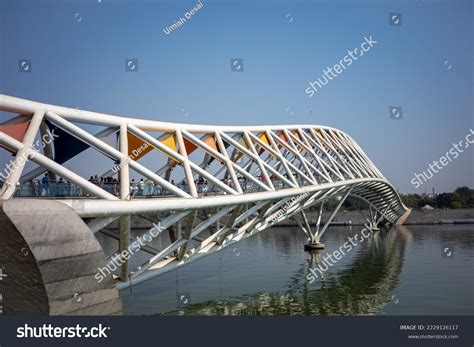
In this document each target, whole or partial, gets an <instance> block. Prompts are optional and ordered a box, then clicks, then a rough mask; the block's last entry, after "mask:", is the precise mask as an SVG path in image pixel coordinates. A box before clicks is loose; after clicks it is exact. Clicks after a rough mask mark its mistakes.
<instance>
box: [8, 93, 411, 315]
mask: <svg viewBox="0 0 474 347" xmlns="http://www.w3.org/2000/svg"><path fill="white" fill-rule="evenodd" d="M0 111H3V112H2V117H3V118H2V119H3V122H2V124H0V146H1V147H2V148H3V150H4V151H3V152H4V153H10V154H12V155H11V156H8V155H3V157H2V160H3V163H5V169H4V171H3V172H2V175H1V176H2V177H3V179H2V181H1V182H0V183H1V185H2V187H1V191H0V195H1V198H2V204H3V205H2V206H3V207H2V208H3V214H4V217H3V218H4V219H6V220H8V221H9V223H10V222H11V227H12V230H16V231H17V232H18V233H19V234H21V235H22V237H21V240H20V238H19V240H18V242H19V243H25V245H24V248H27V249H28V252H31V254H32V256H34V257H35V259H36V261H37V263H38V264H39V268H40V273H42V274H43V278H44V271H49V272H48V273H51V268H48V270H45V269H44V268H42V265H41V261H39V260H38V259H40V258H41V257H43V258H44V259H47V260H48V261H52V260H54V261H58V259H62V260H63V265H64V262H66V258H68V259H69V260H67V261H70V256H71V254H69V255H68V254H67V249H70V250H71V252H73V255H74V256H77V257H79V258H80V259H81V260H80V259H79V258H78V261H79V260H80V261H83V259H85V257H86V255H87V254H96V253H97V252H98V251H97V247H96V246H97V245H96V243H97V240H96V239H95V237H94V233H98V232H100V233H103V234H105V235H107V236H108V237H110V238H111V239H113V240H117V241H118V242H117V249H116V252H115V253H113V254H110V255H109V257H108V259H105V256H103V258H104V259H102V258H100V257H98V258H97V259H99V260H98V262H96V263H94V264H95V266H93V267H94V268H95V269H97V268H100V271H95V272H91V273H90V274H89V275H93V277H94V278H95V279H96V280H97V281H96V282H98V283H101V285H102V284H104V283H108V285H109V287H108V288H110V285H111V284H110V283H113V285H116V287H117V288H119V289H122V288H125V287H128V286H133V285H135V284H138V283H141V282H143V281H146V280H148V279H151V278H153V277H156V276H158V275H160V274H162V273H164V272H167V271H170V270H173V269H176V268H178V267H181V266H184V265H186V264H188V263H190V262H192V261H195V260H197V259H200V258H202V257H204V256H207V255H209V254H212V253H214V252H217V251H219V250H221V249H223V248H224V247H228V246H230V245H232V244H234V243H236V242H239V241H240V240H242V239H244V238H247V237H251V236H252V235H254V234H256V233H258V232H260V231H262V230H265V229H267V228H269V227H271V226H272V225H275V224H277V223H279V222H281V221H283V220H286V219H289V218H292V219H293V220H294V221H295V223H297V224H298V225H299V227H300V229H301V230H302V232H303V233H304V234H305V235H306V237H307V239H308V245H309V248H322V247H324V245H323V244H322V243H321V242H320V239H321V237H322V236H323V234H324V233H325V232H326V230H327V228H328V226H329V224H330V223H331V221H332V220H333V218H334V216H335V215H336V213H337V212H338V211H339V209H340V208H341V207H342V205H343V203H344V202H345V200H346V199H347V198H348V197H349V196H351V197H354V198H357V199H360V200H361V201H362V202H363V203H365V204H366V205H367V206H368V211H369V213H368V214H367V216H366V218H367V223H368V224H367V226H368V227H369V228H371V229H375V228H376V227H377V225H379V224H383V223H391V224H396V223H398V224H400V223H403V221H404V220H405V218H406V217H407V216H408V214H409V212H410V211H409V209H407V208H406V207H405V206H404V204H403V203H402V201H401V199H400V197H399V196H398V194H397V191H396V190H395V188H394V187H393V186H392V185H391V184H390V183H389V182H388V181H387V179H386V178H385V177H384V176H383V175H382V173H381V172H380V171H379V170H378V169H377V168H376V167H375V165H374V164H373V163H372V162H371V161H370V159H369V158H368V157H367V155H366V154H365V153H364V151H363V150H362V149H361V148H360V147H359V145H357V143H356V142H355V141H354V140H353V139H352V138H351V137H350V136H349V135H347V134H345V133H344V132H342V131H340V130H338V129H334V128H331V127H326V126H317V125H282V126H276V125H275V126H211V125H195V124H178V123H169V122H160V121H152V120H144V119H139V118H129V117H123V116H115V115H108V114H103V113H97V112H91V111H85V110H81V109H74V108H67V107H61V106H55V105H48V104H43V103H39V102H35V101H30V100H25V99H20V98H16V97H11V96H7V95H0ZM4 158H6V159H4ZM98 170H102V171H101V172H98ZM96 175H97V177H96ZM330 201H332V202H334V201H336V202H337V203H336V204H335V205H336V206H335V208H333V210H332V213H331V215H330V217H329V218H328V220H326V221H325V223H324V225H320V224H321V214H322V212H323V210H324V206H325V205H326V206H327V204H328V203H329V202H330ZM309 209H314V210H316V211H319V217H318V221H317V223H316V224H315V225H310V223H309V221H308V218H307V216H306V212H307V211H308V210H309ZM45 215H48V218H47V219H45V220H44V221H42V219H41V218H42V217H44V216H45ZM131 215H134V216H138V217H140V218H143V219H146V220H148V221H152V222H153V223H154V227H153V228H152V229H151V230H149V231H147V232H144V233H143V234H141V235H138V236H136V237H134V238H132V237H131V235H130V216H131ZM39 216H41V217H39ZM35 218H36V219H35ZM38 221H39V222H38ZM111 223H118V226H119V228H118V229H119V230H118V231H117V232H112V231H111V230H110V229H106V227H107V226H108V225H110V224H111ZM79 224H80V225H79ZM76 229H81V230H82V231H81V232H80V233H79V234H77V235H76V234H75V233H76ZM32 230H34V231H32ZM165 231H166V232H165ZM12 232H13V231H11V233H12ZM11 233H10V235H12V234H11ZM41 235H43V236H41ZM65 235H68V237H69V238H68V237H66V236H65ZM72 235H75V236H72ZM0 237H9V236H8V235H7V234H6V233H4V234H3V235H2V234H0ZM138 238H140V242H137V240H138ZM58 240H60V241H58ZM84 240H87V241H84ZM2 241H3V240H2ZM49 241H51V244H55V245H57V246H56V249H57V248H62V249H63V253H61V254H60V255H58V254H56V249H55V248H54V247H52V246H51V247H50V246H49V245H48V242H49ZM82 241H84V242H86V243H87V244H88V245H92V244H94V245H93V246H91V247H92V249H94V251H93V252H92V251H91V252H90V253H84V252H85V251H84V252H83V253H80V252H79V253H78V252H77V250H76V249H77V248H78V247H79V245H81V242H82ZM61 244H62V246H63V247H61ZM48 252H50V253H51V254H49V253H48ZM0 253H1V252H0ZM36 253H38V254H36ZM138 254H139V255H140V256H139V257H137V255H138ZM143 255H147V258H146V260H145V261H143V260H142V261H141V262H138V263H137V259H143ZM13 258H14V257H13ZM86 258H87V257H86ZM41 259H42V258H41ZM0 260H1V259H0ZM4 261H6V262H7V261H8V259H4ZM11 261H12V260H11V259H10V262H11ZM106 261H108V263H107V264H106ZM112 263H113V264H112ZM68 264H69V263H68ZM89 265H90V264H89ZM11 266H14V265H11ZM69 268H71V267H69ZM89 272H90V271H89ZM58 281H59V280H58ZM54 283H56V282H54ZM45 288H46V289H45V290H46V296H48V297H50V292H48V290H50V288H48V286H47V285H46V286H45ZM56 299H57V301H58V303H59V304H58V305H59V306H58V307H60V306H61V303H63V301H64V300H62V299H61V297H57V298H56ZM91 300H92V299H91ZM91 305H92V306H94V305H93V304H91ZM50 307H51V304H50ZM58 312H59V313H63V312H62V311H61V309H59V311H58ZM67 312H76V311H67ZM86 312H87V313H90V312H91V311H86ZM110 312H112V311H110ZM81 313H83V311H81Z"/></svg>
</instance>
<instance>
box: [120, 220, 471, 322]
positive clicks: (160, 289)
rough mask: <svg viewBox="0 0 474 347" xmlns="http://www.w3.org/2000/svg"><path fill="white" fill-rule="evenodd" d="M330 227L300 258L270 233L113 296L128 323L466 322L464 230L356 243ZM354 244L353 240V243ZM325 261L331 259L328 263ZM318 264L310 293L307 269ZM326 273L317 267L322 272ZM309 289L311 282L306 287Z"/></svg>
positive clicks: (398, 233) (298, 247) (421, 230)
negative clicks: (353, 318)
mask: <svg viewBox="0 0 474 347" xmlns="http://www.w3.org/2000/svg"><path fill="white" fill-rule="evenodd" d="M361 229H362V227H358V226H353V227H330V228H329V229H328V230H327V231H326V233H325V235H324V237H323V242H324V243H325V244H326V248H325V249H324V250H322V251H317V252H311V253H308V252H305V251H304V250H303V246H304V244H305V238H304V236H303V234H302V233H301V232H300V231H299V230H298V229H297V228H282V227H274V228H271V229H268V230H266V231H264V232H262V233H260V234H257V235H255V236H253V237H251V238H248V239H245V240H243V241H241V242H240V243H238V244H236V245H235V246H234V247H232V246H231V247H229V248H227V249H224V250H223V251H222V252H221V253H216V254H213V255H211V256H209V257H207V258H204V259H201V260H198V261H196V262H194V263H191V264H189V265H187V266H185V267H183V268H181V269H178V270H176V271H173V272H169V273H166V274H164V275H162V276H160V277H157V278H154V279H152V280H150V281H147V282H144V283H141V284H139V285H137V286H134V287H133V288H132V289H126V290H123V291H122V292H121V295H122V298H123V302H124V313H125V314H129V315H154V314H160V315H374V314H376V315H472V314H474V250H473V249H474V247H473V246H474V226H473V225H432V226H399V227H396V228H392V229H389V230H384V229H383V230H382V231H380V232H376V233H375V234H374V235H370V236H369V237H368V238H367V239H363V241H360V242H357V243H356V245H355V246H353V247H352V249H351V250H350V251H347V248H346V249H345V250H346V251H345V252H344V255H343V256H340V255H339V259H336V261H334V262H331V264H332V265H328V264H327V262H326V263H325V262H324V259H327V254H334V253H333V252H334V251H337V250H339V249H340V248H341V246H342V245H343V244H344V243H345V242H346V241H348V237H349V236H352V237H355V235H357V234H360V232H361ZM359 239H360V238H359ZM332 259H333V260H334V257H333V258H332ZM318 264H320V266H321V267H320V269H324V270H325V269H326V267H327V268H328V269H327V271H323V272H316V273H317V274H318V275H319V278H313V281H312V282H311V283H310V280H309V279H308V278H309V277H308V274H310V272H309V269H310V268H313V269H314V268H315V267H316V266H318ZM322 265H326V266H322ZM310 279H311V278H310Z"/></svg>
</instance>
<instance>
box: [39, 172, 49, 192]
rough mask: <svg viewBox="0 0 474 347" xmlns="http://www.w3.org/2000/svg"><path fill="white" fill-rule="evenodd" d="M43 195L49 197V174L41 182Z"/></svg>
mask: <svg viewBox="0 0 474 347" xmlns="http://www.w3.org/2000/svg"><path fill="white" fill-rule="evenodd" d="M41 188H42V191H41V193H42V194H41V195H42V196H49V176H48V173H45V174H44V177H43V179H42V180H41Z"/></svg>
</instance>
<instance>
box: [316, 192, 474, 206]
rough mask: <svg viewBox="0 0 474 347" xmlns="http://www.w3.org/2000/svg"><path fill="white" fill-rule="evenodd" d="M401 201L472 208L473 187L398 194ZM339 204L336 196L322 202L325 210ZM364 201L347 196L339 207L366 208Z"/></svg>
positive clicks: (421, 204) (410, 204)
mask: <svg viewBox="0 0 474 347" xmlns="http://www.w3.org/2000/svg"><path fill="white" fill-rule="evenodd" d="M400 197H401V198H402V201H403V203H404V204H405V205H406V206H407V207H410V208H421V207H423V206H425V205H430V206H432V207H434V208H474V189H470V188H469V187H459V188H456V190H455V191H454V192H453V193H441V194H437V195H435V196H434V197H432V196H422V195H419V194H400ZM338 204H339V200H338V199H337V198H332V199H329V200H326V201H325V202H324V210H325V211H333V210H334V209H335V208H336V206H337V205H338ZM366 209H368V205H367V203H366V202H364V201H362V200H360V199H358V198H354V197H351V196H349V197H348V198H347V199H346V201H345V202H344V204H343V205H342V207H341V210H346V211H353V210H366ZM318 210H319V205H317V206H312V207H311V208H310V211H318Z"/></svg>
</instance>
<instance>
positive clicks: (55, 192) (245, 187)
mask: <svg viewBox="0 0 474 347" xmlns="http://www.w3.org/2000/svg"><path fill="white" fill-rule="evenodd" d="M3 183H4V182H3V181H0V188H1V187H2V186H3ZM272 183H273V185H274V186H275V188H277V189H282V188H283V187H284V184H283V182H282V181H281V180H273V181H272ZM227 184H228V186H229V187H231V188H235V186H234V184H233V183H232V182H230V183H227ZM97 186H99V187H101V188H102V189H104V190H105V191H107V192H108V193H110V194H113V195H115V196H120V183H118V182H111V183H101V184H97ZM177 187H179V188H180V189H182V190H183V191H184V192H187V193H189V191H190V190H189V187H188V186H187V185H186V183H184V182H182V183H178V184H177ZM240 187H241V188H242V191H243V192H244V193H254V192H259V191H262V189H261V187H260V186H258V185H257V184H255V183H254V182H248V181H242V182H240ZM196 188H197V192H198V194H199V195H200V196H201V197H202V196H210V195H222V194H223V192H222V191H221V189H220V188H219V187H217V186H216V185H215V184H213V183H209V182H203V183H196ZM14 196H15V197H28V198H58V199H60V198H89V197H92V196H91V194H89V193H87V192H85V191H84V190H83V189H82V188H81V187H80V186H77V185H75V184H72V183H70V182H67V181H66V182H58V181H57V182H52V181H48V182H45V181H42V180H29V181H20V182H19V185H18V186H17V189H16V191H15V194H14ZM170 196H174V195H173V194H171V193H170V192H169V191H167V190H165V189H162V188H161V187H160V186H157V185H154V184H150V183H149V182H145V183H144V184H143V185H140V183H139V182H138V183H133V182H131V183H130V197H131V198H132V199H133V198H138V197H148V198H162V197H170Z"/></svg>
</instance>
